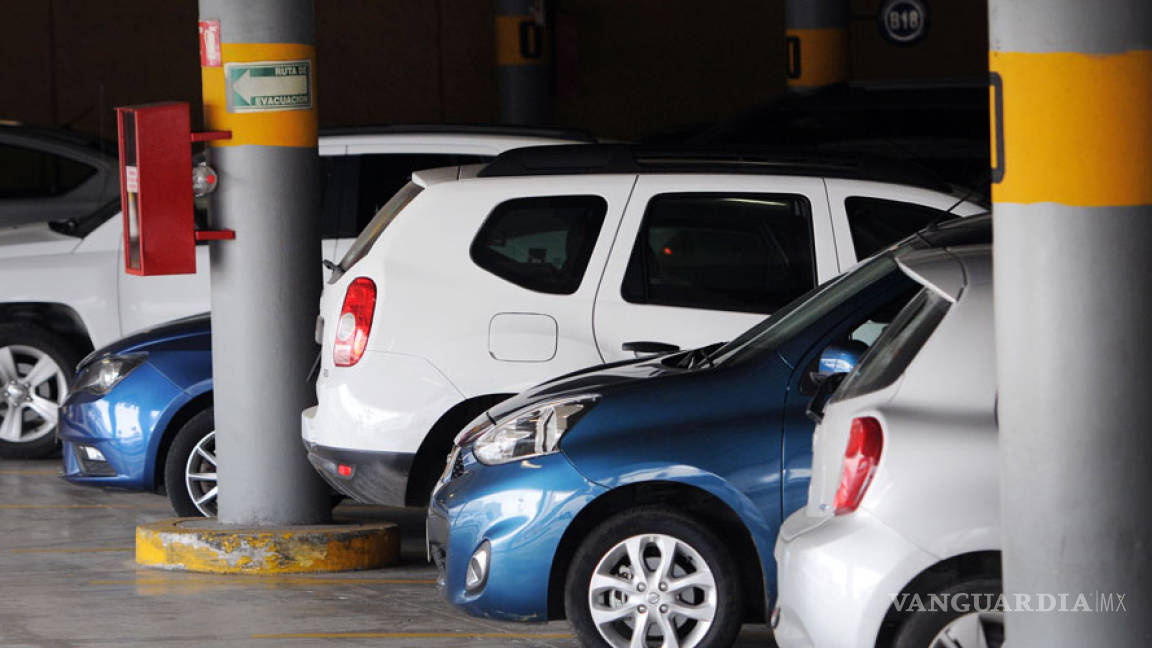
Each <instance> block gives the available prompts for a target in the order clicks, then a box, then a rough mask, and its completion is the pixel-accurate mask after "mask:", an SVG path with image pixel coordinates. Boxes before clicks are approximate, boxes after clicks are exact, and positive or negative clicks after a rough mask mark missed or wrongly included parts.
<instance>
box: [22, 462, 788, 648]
mask: <svg viewBox="0 0 1152 648" xmlns="http://www.w3.org/2000/svg"><path fill="white" fill-rule="evenodd" d="M57 466H58V460H46V461H4V460H0V646H2V647H4V648H24V647H31V646H35V647H37V648H41V647H51V648H80V647H82V646H124V647H143V646H197V647H203V646H229V647H231V646H254V647H255V646H258V647H261V648H271V647H279V646H285V647H294V646H317V645H337V646H417V647H433V646H459V645H464V644H467V645H468V646H470V647H471V646H475V647H483V646H509V645H511V646H551V647H557V648H559V647H571V646H575V645H576V643H575V641H574V640H573V639H572V637H571V634H570V632H571V631H570V628H569V627H568V625H567V623H565V622H554V623H548V624H512V623H498V622H493V621H487V620H483V619H476V618H473V617H469V616H466V615H463V614H461V613H459V612H457V611H456V610H455V609H454V608H452V607H451V606H449V605H448V604H446V603H444V602H442V601H441V600H440V599H439V597H438V596H437V593H436V588H435V585H434V580H435V578H436V571H435V569H434V568H433V567H431V566H430V565H428V564H426V563H425V561H424V538H423V512H422V511H417V510H414V509H384V508H378V507H366V506H360V505H348V504H344V505H341V507H340V509H339V510H338V513H340V514H343V515H346V516H352V517H359V518H370V519H391V520H393V521H396V522H399V523H400V524H401V526H402V527H403V529H404V531H405V540H404V545H403V561H402V563H401V564H400V565H399V566H396V567H392V568H389V569H381V570H376V571H366V572H355V573H343V574H321V575H305V576H292V577H285V576H281V577H250V576H212V575H201V574H186V573H175V572H167V571H159V570H150V569H144V568H140V567H137V566H136V563H135V561H134V559H133V556H134V553H133V552H134V547H133V542H134V534H135V528H136V525H137V524H141V523H144V522H150V521H152V520H156V519H161V518H167V517H172V516H173V513H172V510H171V509H170V508H169V506H168V500H167V499H166V498H164V497H161V496H158V495H153V494H150V493H130V492H122V491H113V490H101V489H95V488H86V487H80V486H74V485H71V484H69V483H67V482H65V481H64V480H62V479H60V478H59V477H58V476H57V474H58V472H59V470H58V467H57ZM737 645H738V646H741V647H748V646H773V645H774V643H773V641H772V638H771V633H770V632H769V631H768V629H767V628H765V627H763V626H746V627H745V628H744V632H743V633H742V635H741V637H740V640H739V642H738V643H737Z"/></svg>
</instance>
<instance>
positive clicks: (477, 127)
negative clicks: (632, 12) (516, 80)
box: [320, 124, 596, 142]
mask: <svg viewBox="0 0 1152 648" xmlns="http://www.w3.org/2000/svg"><path fill="white" fill-rule="evenodd" d="M381 133H401V134H403V133H437V134H439V133H446V134H450V133H459V134H476V135H520V136H527V137H549V138H552V139H565V140H572V141H574V142H595V141H596V138H595V137H593V136H592V134H591V133H589V132H587V131H582V130H578V129H575V128H560V127H552V126H512V125H506V124H376V125H367V126H336V127H329V128H321V129H320V135H375V134H381Z"/></svg>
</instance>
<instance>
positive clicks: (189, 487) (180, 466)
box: [164, 408, 216, 517]
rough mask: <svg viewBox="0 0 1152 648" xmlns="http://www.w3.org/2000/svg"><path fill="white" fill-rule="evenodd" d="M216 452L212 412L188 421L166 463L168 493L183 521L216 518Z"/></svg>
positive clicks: (174, 438)
mask: <svg viewBox="0 0 1152 648" xmlns="http://www.w3.org/2000/svg"><path fill="white" fill-rule="evenodd" d="M215 451H216V425H215V420H214V418H213V415H212V409H211V408H209V409H206V410H204V411H202V412H200V413H198V414H196V415H195V416H193V417H192V418H190V419H188V421H187V422H185V423H184V424H183V425H181V426H180V429H179V430H178V431H177V432H176V436H175V437H173V439H172V444H171V445H170V446H169V447H168V456H167V458H166V459H165V460H164V490H165V491H166V492H167V494H168V501H169V502H171V503H172V508H173V509H175V511H176V514H177V515H179V516H180V517H213V516H215V515H216V461H215V459H216V452H215ZM209 475H210V476H211V477H210V478H209V477H208V476H209ZM197 500H199V502H197Z"/></svg>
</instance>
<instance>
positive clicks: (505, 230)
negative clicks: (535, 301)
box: [472, 196, 608, 295]
mask: <svg viewBox="0 0 1152 648" xmlns="http://www.w3.org/2000/svg"><path fill="white" fill-rule="evenodd" d="M607 210H608V203H606V202H605V201H604V199H603V198H600V197H599V196H558V197H549V198H521V199H517V200H509V201H507V202H504V203H501V204H500V205H499V206H497V207H496V209H494V210H493V211H492V214H491V215H489V216H488V219H487V220H486V221H484V225H483V226H482V227H481V228H480V232H479V233H477V234H476V239H475V240H474V241H473V242H472V260H473V261H475V262H476V264H477V265H479V266H480V267H481V268H484V269H485V270H487V271H489V272H491V273H492V274H494V275H496V276H498V277H501V278H503V279H506V280H508V281H511V282H512V283H514V284H516V285H518V286H522V287H524V288H527V289H529V290H535V291H537V292H544V293H553V294H557V295H570V294H572V293H574V292H576V289H577V288H579V287H580V281H581V280H582V279H583V278H584V270H585V269H586V268H587V267H588V259H589V258H590V257H591V256H592V249H593V248H594V247H596V239H597V237H598V236H599V235H600V226H601V225H602V224H603V223H604V214H605V212H606V211H607Z"/></svg>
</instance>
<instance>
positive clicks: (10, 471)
mask: <svg viewBox="0 0 1152 648" xmlns="http://www.w3.org/2000/svg"><path fill="white" fill-rule="evenodd" d="M59 474H60V471H59V470H55V469H52V470H48V469H40V470H33V469H27V470H19V469H14V468H9V469H5V470H0V475H59Z"/></svg>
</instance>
